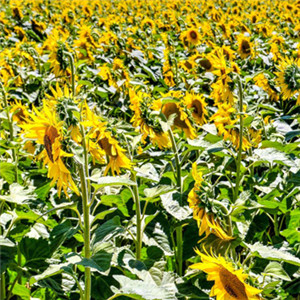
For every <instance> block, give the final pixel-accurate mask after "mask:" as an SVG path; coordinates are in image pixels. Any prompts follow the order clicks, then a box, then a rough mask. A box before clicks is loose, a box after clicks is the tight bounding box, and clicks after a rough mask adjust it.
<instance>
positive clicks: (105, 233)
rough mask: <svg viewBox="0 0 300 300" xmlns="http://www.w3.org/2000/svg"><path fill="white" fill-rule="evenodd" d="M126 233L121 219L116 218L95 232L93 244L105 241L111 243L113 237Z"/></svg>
mask: <svg viewBox="0 0 300 300" xmlns="http://www.w3.org/2000/svg"><path fill="white" fill-rule="evenodd" d="M123 232H124V228H123V227H122V226H121V223H120V217H119V216H114V217H113V218H112V219H110V220H108V221H107V222H105V223H104V224H102V225H100V226H99V227H98V228H97V229H96V230H95V232H94V237H93V244H96V243H98V242H103V241H109V240H111V239H112V238H113V237H115V236H117V235H119V234H121V233H123Z"/></svg>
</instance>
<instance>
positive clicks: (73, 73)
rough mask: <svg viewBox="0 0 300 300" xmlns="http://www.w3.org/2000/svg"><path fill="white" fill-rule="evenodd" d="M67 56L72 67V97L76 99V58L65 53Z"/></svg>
mask: <svg viewBox="0 0 300 300" xmlns="http://www.w3.org/2000/svg"><path fill="white" fill-rule="evenodd" d="M65 53H66V55H67V56H68V57H69V60H70V66H71V80H72V95H73V97H75V92H76V89H75V64H74V58H73V55H72V54H71V53H68V52H65Z"/></svg>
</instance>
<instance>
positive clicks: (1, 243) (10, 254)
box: [0, 236, 17, 274]
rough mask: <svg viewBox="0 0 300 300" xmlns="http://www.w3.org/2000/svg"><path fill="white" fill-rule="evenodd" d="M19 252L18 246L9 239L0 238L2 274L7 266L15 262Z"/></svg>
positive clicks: (0, 267)
mask: <svg viewBox="0 0 300 300" xmlns="http://www.w3.org/2000/svg"><path fill="white" fill-rule="evenodd" d="M16 252H17V247H16V245H15V244H14V243H13V242H12V241H10V240H9V239H7V238H4V237H3V236H0V259H1V263H0V273H1V274H2V272H4V271H5V270H6V268H7V266H8V265H9V264H10V263H12V262H13V261H14V258H15V254H16Z"/></svg>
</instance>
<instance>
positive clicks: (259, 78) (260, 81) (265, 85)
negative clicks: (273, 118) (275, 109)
mask: <svg viewBox="0 0 300 300" xmlns="http://www.w3.org/2000/svg"><path fill="white" fill-rule="evenodd" d="M253 79H254V82H255V84H256V85H257V86H259V87H260V88H262V89H263V90H264V91H265V92H266V93H267V94H268V95H269V97H270V100H271V101H278V95H277V93H276V91H274V90H273V89H272V87H271V86H270V84H269V81H268V79H267V78H266V76H265V75H264V74H263V73H260V74H258V75H256V76H255V77H254V78H253Z"/></svg>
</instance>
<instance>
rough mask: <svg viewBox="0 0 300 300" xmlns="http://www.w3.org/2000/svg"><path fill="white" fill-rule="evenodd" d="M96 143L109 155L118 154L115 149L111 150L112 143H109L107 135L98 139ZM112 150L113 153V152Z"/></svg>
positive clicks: (114, 155) (115, 155)
mask: <svg viewBox="0 0 300 300" xmlns="http://www.w3.org/2000/svg"><path fill="white" fill-rule="evenodd" d="M98 145H99V146H100V147H101V148H102V149H103V150H104V151H105V153H106V154H107V155H108V156H110V157H117V156H118V154H117V153H116V152H115V151H112V150H113V149H112V144H110V143H109V140H108V138H107V137H105V138H103V139H101V140H99V141H98ZM113 152H114V153H113Z"/></svg>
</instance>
